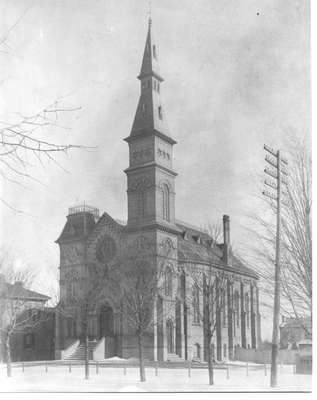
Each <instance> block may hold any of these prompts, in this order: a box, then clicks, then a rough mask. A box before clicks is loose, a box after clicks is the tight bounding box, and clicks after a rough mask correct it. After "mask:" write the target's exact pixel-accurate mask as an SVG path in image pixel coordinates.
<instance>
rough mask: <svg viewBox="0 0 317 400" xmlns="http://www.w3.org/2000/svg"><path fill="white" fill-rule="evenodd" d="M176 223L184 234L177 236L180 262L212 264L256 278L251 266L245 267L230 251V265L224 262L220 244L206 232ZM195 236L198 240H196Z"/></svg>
mask: <svg viewBox="0 0 317 400" xmlns="http://www.w3.org/2000/svg"><path fill="white" fill-rule="evenodd" d="M176 225H177V226H178V227H179V228H180V229H181V230H182V231H183V232H186V235H184V234H183V235H179V236H178V260H179V262H180V263H182V262H183V263H184V262H192V263H197V264H208V265H213V266H216V267H218V268H221V269H225V270H227V271H229V272H232V273H238V274H241V275H247V276H251V277H253V278H255V279H258V275H257V273H256V272H255V271H253V270H252V269H251V268H248V267H246V266H245V265H244V264H243V263H242V262H241V261H240V260H239V259H238V258H237V257H235V255H234V254H232V253H231V255H230V258H231V263H230V264H231V265H227V264H225V263H224V261H223V259H222V256H223V250H222V245H221V244H218V243H216V242H215V241H214V240H213V238H212V237H211V236H210V235H208V233H206V232H204V231H202V230H198V229H194V228H193V227H192V226H187V225H186V224H184V223H178V222H177V223H176ZM197 237H199V238H200V240H197Z"/></svg>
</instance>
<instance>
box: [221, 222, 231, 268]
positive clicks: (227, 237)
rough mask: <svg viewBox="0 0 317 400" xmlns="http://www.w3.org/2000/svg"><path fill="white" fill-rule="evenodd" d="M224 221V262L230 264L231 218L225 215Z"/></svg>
mask: <svg viewBox="0 0 317 400" xmlns="http://www.w3.org/2000/svg"><path fill="white" fill-rule="evenodd" d="M222 220H223V261H224V262H225V263H226V264H228V263H229V252H230V217H229V215H224V216H223V217H222Z"/></svg>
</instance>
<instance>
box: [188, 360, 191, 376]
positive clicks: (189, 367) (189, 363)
mask: <svg viewBox="0 0 317 400" xmlns="http://www.w3.org/2000/svg"><path fill="white" fill-rule="evenodd" d="M190 370H191V362H190V361H188V378H190V376H191V371H190Z"/></svg>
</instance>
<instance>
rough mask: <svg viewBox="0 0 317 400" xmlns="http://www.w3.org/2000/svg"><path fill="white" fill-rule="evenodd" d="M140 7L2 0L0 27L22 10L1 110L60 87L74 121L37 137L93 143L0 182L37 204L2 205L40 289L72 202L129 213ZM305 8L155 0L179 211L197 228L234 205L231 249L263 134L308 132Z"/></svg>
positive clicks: (39, 101) (40, 101)
mask: <svg viewBox="0 0 317 400" xmlns="http://www.w3.org/2000/svg"><path fill="white" fill-rule="evenodd" d="M147 12H148V2H147V1H145V0H144V1H140V0H138V1H137V0H134V1H132V0H120V1H117V0H113V1H112V0H89V1H88V0H67V1H66V0H54V1H53V0H46V1H42V0H33V1H31V0H30V1H29V0H24V1H21V0H19V1H15V0H7V1H5V0H0V38H1V37H3V36H5V35H6V34H7V33H8V30H9V29H10V28H11V27H12V26H13V25H14V24H15V23H16V22H17V21H19V22H18V23H17V24H16V26H15V27H14V29H12V30H11V31H10V32H9V35H8V37H7V41H6V43H7V45H8V46H6V48H5V51H2V52H0V65H1V67H0V68H1V69H0V81H1V86H0V114H1V115H0V117H1V120H2V121H15V120H16V119H17V114H16V113H18V112H21V113H24V114H26V115H31V114H32V113H35V112H38V111H39V110H42V109H43V108H45V107H46V106H47V105H49V104H51V103H52V102H54V101H55V100H56V99H57V98H59V97H61V96H66V95H67V97H66V99H65V101H64V104H65V105H66V106H67V107H68V106H74V107H81V109H80V111H76V112H72V113H67V115H66V116H63V115H59V120H58V122H59V123H60V124H61V125H63V126H66V127H68V128H71V129H67V130H66V129H59V130H58V129H54V130H52V129H47V130H43V133H42V134H43V137H45V138H49V139H52V140H55V141H58V142H64V143H78V144H84V145H87V146H93V147H96V149H94V150H91V151H74V152H72V153H70V154H69V156H68V157H65V156H62V155H61V156H60V157H58V161H59V162H60V163H61V164H62V166H63V168H65V169H66V170H67V171H68V172H65V171H63V170H62V169H60V168H58V167H57V166H56V165H55V164H54V163H47V162H46V163H45V164H44V167H43V166H41V165H40V164H39V163H35V165H34V166H33V167H30V172H31V173H32V174H33V176H35V177H36V178H38V179H40V181H41V182H42V184H38V183H33V182H29V183H28V184H27V185H28V188H27V189H23V188H21V187H19V186H16V185H13V184H11V183H10V184H9V183H8V182H5V181H1V180H0V184H1V186H2V192H3V193H2V197H3V198H4V199H5V200H6V201H7V202H9V203H10V204H12V205H14V207H16V208H18V209H21V210H23V211H24V212H26V213H29V214H31V215H32V217H31V216H26V215H21V214H17V213H15V212H13V211H12V210H10V209H9V208H7V207H5V206H3V205H1V203H0V207H1V214H0V218H1V230H0V234H2V241H3V242H4V246H5V248H6V249H9V251H11V252H13V253H14V254H15V255H17V256H18V257H20V259H21V260H23V262H27V263H29V264H31V265H33V266H34V267H36V268H39V270H40V271H42V272H41V274H40V275H39V282H41V287H42V291H45V290H50V288H49V286H50V284H49V283H48V282H49V281H50V280H52V279H53V277H54V276H56V275H57V271H58V270H57V268H58V264H59V258H58V257H59V251H58V246H57V245H56V244H55V243H54V240H56V239H57V237H58V236H59V234H60V232H61V230H62V228H63V225H64V223H65V221H66V215H67V212H68V207H70V206H72V205H74V204H76V203H78V202H83V201H84V200H85V201H86V202H87V203H89V204H91V205H93V206H96V207H99V209H100V211H101V213H102V212H103V211H107V212H108V213H109V214H110V215H111V216H113V217H114V218H119V219H121V220H125V219H126V215H127V197H126V176H125V174H124V173H123V170H124V169H125V168H126V167H127V166H128V146H127V144H126V143H125V142H124V141H123V140H122V139H123V138H125V137H126V136H128V135H129V133H130V129H131V125H132V122H133V118H134V113H135V110H136V106H137V102H138V97H139V81H138V80H137V79H136V76H137V75H138V73H139V70H140V66H141V61H142V55H143V50H144V44H145V39H146V32H147ZM21 16H22V18H20V17H21ZM309 18H310V15H309V2H308V1H307V0H280V1H279V0H243V1H242V0H241V1H237V0H195V1H192V0H183V1H179V0H152V19H153V33H154V35H155V38H156V41H157V45H158V51H159V62H160V67H161V72H162V75H163V77H164V79H165V82H164V83H163V86H162V96H163V104H164V108H165V110H166V114H167V119H168V123H169V127H170V132H171V136H172V137H173V138H175V139H176V140H177V142H178V144H177V145H176V146H175V161H174V167H175V170H176V171H177V172H178V174H179V175H178V177H177V179H176V214H177V218H178V219H181V220H184V221H187V222H189V223H192V224H195V225H198V226H201V225H205V223H206V222H207V221H218V220H219V221H221V218H222V215H223V214H228V215H230V217H231V227H232V241H233V242H234V243H235V245H236V247H239V244H240V243H241V241H245V240H246V239H245V235H244V231H243V226H244V224H245V220H244V216H245V214H246V213H247V212H248V210H251V211H252V210H253V211H256V210H257V209H258V207H259V205H258V204H257V202H256V201H255V199H254V197H253V196H254V195H255V194H259V192H258V193H257V191H258V190H260V189H261V183H260V182H259V175H261V173H262V171H263V168H264V152H263V143H267V144H269V145H271V146H272V147H276V148H280V147H282V148H283V146H284V145H285V138H286V137H287V136H289V135H291V136H293V135H297V136H299V137H305V136H307V137H309V136H310V78H309V77H310V70H309V68H310V65H309V46H310V42H309ZM2 50H3V48H2ZM257 185H258V186H257ZM45 274H48V277H49V279H46V278H45Z"/></svg>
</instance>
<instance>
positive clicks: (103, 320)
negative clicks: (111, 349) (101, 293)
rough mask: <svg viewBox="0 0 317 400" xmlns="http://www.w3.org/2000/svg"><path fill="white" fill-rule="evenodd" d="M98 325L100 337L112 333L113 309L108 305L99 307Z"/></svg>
mask: <svg viewBox="0 0 317 400" xmlns="http://www.w3.org/2000/svg"><path fill="white" fill-rule="evenodd" d="M99 327H100V337H104V336H113V335H114V320H113V310H112V307H110V306H109V305H104V306H103V307H101V309H100V316H99Z"/></svg>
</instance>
